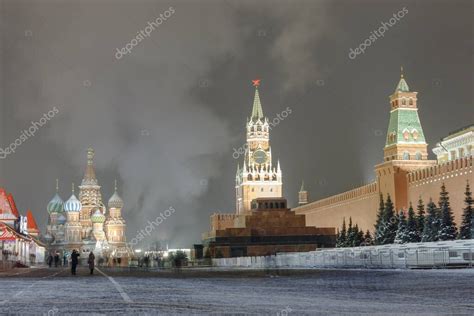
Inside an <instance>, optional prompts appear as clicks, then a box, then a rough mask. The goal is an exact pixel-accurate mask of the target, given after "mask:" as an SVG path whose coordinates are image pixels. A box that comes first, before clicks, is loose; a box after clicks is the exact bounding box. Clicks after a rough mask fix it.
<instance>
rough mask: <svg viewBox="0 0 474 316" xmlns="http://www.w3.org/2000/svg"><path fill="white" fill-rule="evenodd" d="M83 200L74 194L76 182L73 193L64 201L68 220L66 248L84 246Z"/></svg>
mask: <svg viewBox="0 0 474 316" xmlns="http://www.w3.org/2000/svg"><path fill="white" fill-rule="evenodd" d="M81 207H82V205H81V202H80V201H79V200H78V199H77V197H76V195H75V194H74V184H73V186H72V195H71V197H70V198H69V200H67V201H66V202H65V203H64V211H65V212H66V214H67V222H66V236H65V237H66V248H68V249H70V250H72V249H80V248H81V247H82V238H81V232H82V226H81V222H80V211H81Z"/></svg>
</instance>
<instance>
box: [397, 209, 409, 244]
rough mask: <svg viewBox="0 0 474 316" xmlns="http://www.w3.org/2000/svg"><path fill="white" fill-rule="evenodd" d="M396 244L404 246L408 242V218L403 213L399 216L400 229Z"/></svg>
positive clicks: (398, 229)
mask: <svg viewBox="0 0 474 316" xmlns="http://www.w3.org/2000/svg"><path fill="white" fill-rule="evenodd" d="M394 242H395V243H396V244H404V243H407V242H408V231H407V218H406V216H405V213H403V211H400V213H399V214H398V228H397V234H396V236H395V241H394Z"/></svg>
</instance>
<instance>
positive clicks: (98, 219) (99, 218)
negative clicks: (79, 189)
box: [91, 210, 105, 223]
mask: <svg viewBox="0 0 474 316" xmlns="http://www.w3.org/2000/svg"><path fill="white" fill-rule="evenodd" d="M91 221H92V223H103V222H105V215H104V214H102V212H101V211H100V210H96V211H95V212H94V214H93V215H92V216H91Z"/></svg>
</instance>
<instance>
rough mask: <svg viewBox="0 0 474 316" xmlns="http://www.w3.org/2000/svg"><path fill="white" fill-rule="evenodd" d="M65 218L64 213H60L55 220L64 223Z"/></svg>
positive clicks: (60, 223)
mask: <svg viewBox="0 0 474 316" xmlns="http://www.w3.org/2000/svg"><path fill="white" fill-rule="evenodd" d="M66 221H67V219H66V216H64V214H61V215H59V217H58V219H57V222H58V224H59V225H64V224H65V223H66Z"/></svg>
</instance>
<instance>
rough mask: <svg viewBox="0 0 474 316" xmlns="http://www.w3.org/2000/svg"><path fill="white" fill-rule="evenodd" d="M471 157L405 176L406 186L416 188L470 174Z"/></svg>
mask: <svg viewBox="0 0 474 316" xmlns="http://www.w3.org/2000/svg"><path fill="white" fill-rule="evenodd" d="M472 158H473V157H472V156H470V157H463V158H458V159H456V160H451V161H448V162H445V163H442V164H438V165H435V166H432V167H427V168H424V169H420V170H416V171H413V172H410V173H408V174H407V179H408V185H409V186H418V185H423V184H426V183H429V182H433V181H439V180H444V179H445V178H449V177H455V176H458V175H459V176H460V175H464V174H468V173H472V166H473V159H472Z"/></svg>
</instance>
